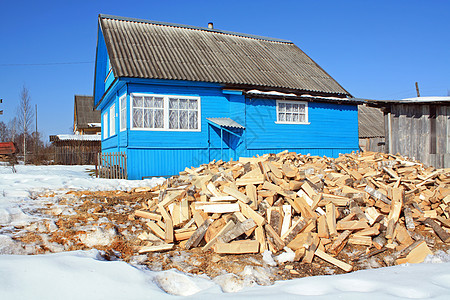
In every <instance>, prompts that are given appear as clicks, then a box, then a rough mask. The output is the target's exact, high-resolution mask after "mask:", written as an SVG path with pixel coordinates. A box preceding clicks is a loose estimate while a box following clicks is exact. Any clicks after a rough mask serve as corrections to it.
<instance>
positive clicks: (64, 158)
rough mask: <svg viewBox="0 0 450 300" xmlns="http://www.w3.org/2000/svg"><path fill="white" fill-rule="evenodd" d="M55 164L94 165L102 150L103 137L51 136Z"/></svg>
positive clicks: (92, 135) (88, 135)
mask: <svg viewBox="0 0 450 300" xmlns="http://www.w3.org/2000/svg"><path fill="white" fill-rule="evenodd" d="M50 142H52V144H53V147H54V159H53V160H54V163H55V164H59V165H94V164H96V163H97V155H98V153H99V152H100V150H101V136H100V135H96V134H95V135H94V134H85V135H75V134H60V135H51V136H50Z"/></svg>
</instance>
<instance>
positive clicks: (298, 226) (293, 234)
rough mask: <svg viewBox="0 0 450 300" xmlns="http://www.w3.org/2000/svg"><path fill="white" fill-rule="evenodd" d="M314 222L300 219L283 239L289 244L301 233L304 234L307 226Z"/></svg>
mask: <svg viewBox="0 0 450 300" xmlns="http://www.w3.org/2000/svg"><path fill="white" fill-rule="evenodd" d="M311 222H312V220H305V219H303V218H300V219H298V220H297V221H296V222H295V223H294V224H293V225H292V227H291V228H289V230H288V231H287V232H286V233H285V234H284V235H282V236H281V239H282V240H283V241H284V242H285V243H286V244H289V242H290V241H292V240H293V239H294V238H295V237H296V236H297V235H298V234H299V233H300V232H302V231H303V230H304V229H305V228H306V226H307V225H308V224H309V223H311Z"/></svg>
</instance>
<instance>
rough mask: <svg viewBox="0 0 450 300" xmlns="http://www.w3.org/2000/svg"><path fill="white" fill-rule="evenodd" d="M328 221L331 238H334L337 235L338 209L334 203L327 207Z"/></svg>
mask: <svg viewBox="0 0 450 300" xmlns="http://www.w3.org/2000/svg"><path fill="white" fill-rule="evenodd" d="M326 210H327V213H326V219H327V225H328V230H329V232H330V235H331V236H334V235H336V234H337V230H336V208H335V206H334V204H333V203H328V204H327V205H326Z"/></svg>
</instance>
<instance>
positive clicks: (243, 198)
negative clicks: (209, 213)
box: [223, 186, 251, 203]
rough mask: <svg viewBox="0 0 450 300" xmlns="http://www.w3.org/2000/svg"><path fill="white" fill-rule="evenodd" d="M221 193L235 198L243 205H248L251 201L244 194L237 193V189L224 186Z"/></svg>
mask: <svg viewBox="0 0 450 300" xmlns="http://www.w3.org/2000/svg"><path fill="white" fill-rule="evenodd" d="M223 192H224V193H226V194H228V195H230V196H233V197H235V198H236V199H238V200H241V201H242V202H244V203H249V202H250V201H251V199H250V198H249V197H248V196H247V195H246V194H244V193H241V192H239V191H238V190H237V189H234V188H232V187H229V186H224V187H223Z"/></svg>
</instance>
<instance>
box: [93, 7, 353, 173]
mask: <svg viewBox="0 0 450 300" xmlns="http://www.w3.org/2000/svg"><path fill="white" fill-rule="evenodd" d="M94 99H95V100H94V102H95V106H96V108H97V109H99V110H101V115H102V117H101V120H102V152H103V153H104V154H108V153H117V152H121V153H125V154H126V156H127V160H126V161H127V163H126V166H115V165H111V169H120V170H126V171H127V174H128V178H129V179H141V178H142V177H147V176H170V175H174V174H177V173H178V172H180V171H182V170H184V169H185V167H191V166H198V165H200V164H202V163H207V162H209V161H211V160H213V159H216V160H219V159H223V160H230V159H234V160H236V159H238V158H239V157H241V156H253V155H257V154H264V153H274V152H275V153H276V152H280V151H283V150H285V149H287V150H289V151H294V152H297V153H303V154H308V153H310V154H311V155H320V156H323V155H326V156H329V157H337V156H338V155H339V154H340V153H349V152H351V151H356V150H358V108H357V104H358V103H359V102H358V101H356V100H355V99H354V98H352V96H351V95H350V93H348V92H347V91H346V90H345V89H344V88H343V87H342V86H341V85H339V83H337V82H336V81H335V80H334V79H333V78H332V77H331V76H330V75H329V74H328V73H326V72H325V71H324V70H323V69H322V68H321V67H320V66H318V65H317V64H316V63H315V62H314V61H313V60H312V59H311V58H310V57H308V56H307V55H306V54H305V53H304V52H303V51H302V50H300V49H299V48H298V47H297V46H296V45H295V44H294V43H292V42H291V41H287V40H280V39H274V38H268V37H261V36H254V35H249V34H243V33H236V32H228V31H223V30H218V29H214V28H203V27H195V26H188V25H180V24H172V23H165V22H155V21H148V20H140V19H131V18H123V17H116V16H108V15H100V16H99V26H98V39H97V51H96V62H95V80H94Z"/></svg>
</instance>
